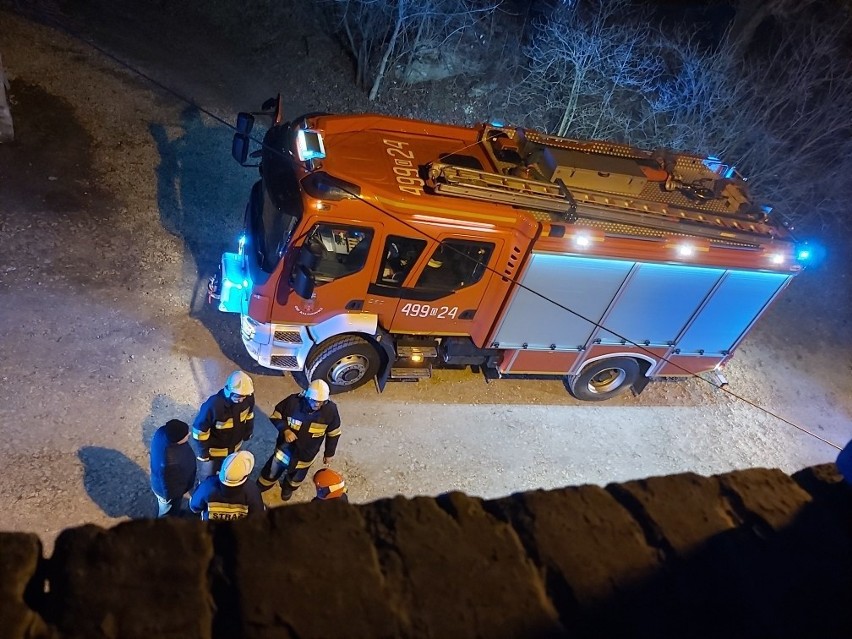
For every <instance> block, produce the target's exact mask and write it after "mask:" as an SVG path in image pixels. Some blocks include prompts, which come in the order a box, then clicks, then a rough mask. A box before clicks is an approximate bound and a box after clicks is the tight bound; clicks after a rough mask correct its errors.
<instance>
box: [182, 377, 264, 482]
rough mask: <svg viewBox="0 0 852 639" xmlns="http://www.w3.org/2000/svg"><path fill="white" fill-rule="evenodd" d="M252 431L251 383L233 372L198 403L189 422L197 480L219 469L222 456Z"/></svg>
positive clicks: (252, 393)
mask: <svg viewBox="0 0 852 639" xmlns="http://www.w3.org/2000/svg"><path fill="white" fill-rule="evenodd" d="M253 433H254V384H252V381H251V377H249V376H248V375H246V374H245V373H244V372H242V371H234V372H233V373H231V374H230V375H229V376H228V380H227V382H226V383H225V387H224V388H223V389H222V390H220V391H219V392H218V393H216V394H215V395H212V396H210V397H208V398H207V401H206V402H204V404H202V405H201V410H200V411H199V412H198V417H196V418H195V423H194V424H193V425H192V442H193V448H194V449H195V456H196V459H198V461H199V471H198V482H199V483H201V482H202V481H204V480H205V479H207V478H208V477H210V476H211V475H214V474H215V473H217V472H219V469H220V468H221V467H222V462H223V461H224V459H225V457H227V456H228V455H230V454H231V453H233V452H236V451H238V450H239V449H240V447H241V446H242V445H243V442H246V441H248V440H249V439H251V436H252V434H253Z"/></svg>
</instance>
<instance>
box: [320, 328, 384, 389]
mask: <svg viewBox="0 0 852 639" xmlns="http://www.w3.org/2000/svg"><path fill="white" fill-rule="evenodd" d="M380 365H381V358H380V356H379V353H378V351H376V349H375V348H374V347H373V345H372V344H370V342H368V341H367V340H366V339H364V338H363V337H358V336H357V335H338V336H337V337H331V338H329V339H327V340H326V341H324V342H323V343H322V344H319V345H318V346H317V347H316V348H315V352H311V354H310V355H309V356H308V360H307V362H305V374H306V376H307V378H308V379H309V380H311V381H313V380H315V379H322V380H324V381H325V382H326V383H327V384H328V388H329V391H330V392H331V394H332V395H335V394H337V393H344V392H346V391H351V390H355V389H356V388H358V387H359V386H363V385H364V384H366V383H367V382H369V381H370V380H371V379H373V378H374V377H375V376H376V373H378V372H379V366H380Z"/></svg>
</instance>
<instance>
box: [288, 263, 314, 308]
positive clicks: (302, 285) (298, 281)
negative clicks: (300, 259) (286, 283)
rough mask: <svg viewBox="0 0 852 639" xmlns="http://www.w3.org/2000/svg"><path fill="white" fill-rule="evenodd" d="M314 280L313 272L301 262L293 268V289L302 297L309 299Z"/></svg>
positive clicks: (312, 291) (311, 295) (312, 293)
mask: <svg viewBox="0 0 852 639" xmlns="http://www.w3.org/2000/svg"><path fill="white" fill-rule="evenodd" d="M315 287H316V282H315V280H314V274H313V273H311V272H310V271H309V270H308V269H307V268H305V267H304V266H302V265H301V264H296V266H295V267H294V268H293V291H295V293H296V295H298V296H299V297H301V298H302V299H305V300H309V299H311V297H313V295H314V288H315Z"/></svg>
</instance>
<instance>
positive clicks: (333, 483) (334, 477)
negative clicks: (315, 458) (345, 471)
mask: <svg viewBox="0 0 852 639" xmlns="http://www.w3.org/2000/svg"><path fill="white" fill-rule="evenodd" d="M314 485H315V486H316V487H317V498H319V499H336V498H337V497H340V496H341V495H343V494H345V493H346V482H344V481H343V477H342V476H341V475H340V473H337V472H335V471H333V470H332V469H331V468H321V469H319V470H318V471H317V472H315V473H314Z"/></svg>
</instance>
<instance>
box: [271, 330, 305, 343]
mask: <svg viewBox="0 0 852 639" xmlns="http://www.w3.org/2000/svg"><path fill="white" fill-rule="evenodd" d="M274 339H275V341H276V342H287V343H288V344H301V343H302V336H301V335H299V332H298V331H275V338H274Z"/></svg>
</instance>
